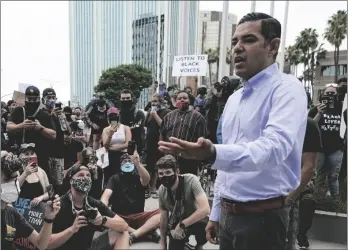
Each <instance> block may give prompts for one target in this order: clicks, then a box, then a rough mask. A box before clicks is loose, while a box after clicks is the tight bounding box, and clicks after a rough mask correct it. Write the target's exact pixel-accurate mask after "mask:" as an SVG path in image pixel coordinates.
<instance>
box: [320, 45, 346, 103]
mask: <svg viewBox="0 0 348 250" xmlns="http://www.w3.org/2000/svg"><path fill="white" fill-rule="evenodd" d="M318 63H319V64H318V66H317V67H316V71H315V80H314V86H313V101H316V100H318V97H319V95H320V93H321V92H322V91H323V90H324V88H325V86H326V85H327V84H330V83H334V82H335V61H334V51H329V52H327V54H326V58H325V59H322V60H320V61H319V62H318ZM347 63H348V60H347V50H342V51H340V54H339V59H338V65H339V68H338V78H340V77H343V76H347Z"/></svg>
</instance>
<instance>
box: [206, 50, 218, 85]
mask: <svg viewBox="0 0 348 250" xmlns="http://www.w3.org/2000/svg"><path fill="white" fill-rule="evenodd" d="M205 54H207V55H208V66H209V81H210V86H212V85H213V84H212V72H211V65H212V64H213V63H216V61H217V58H218V57H219V56H218V55H219V54H216V50H213V49H207V50H206V51H205Z"/></svg>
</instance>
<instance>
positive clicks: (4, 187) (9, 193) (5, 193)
mask: <svg viewBox="0 0 348 250" xmlns="http://www.w3.org/2000/svg"><path fill="white" fill-rule="evenodd" d="M19 192H20V187H19V184H18V182H17V181H15V180H13V181H10V182H7V183H3V184H1V200H2V201H3V202H6V203H12V202H15V201H16V200H17V199H18V193H19Z"/></svg>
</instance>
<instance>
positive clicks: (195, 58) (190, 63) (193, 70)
mask: <svg viewBox="0 0 348 250" xmlns="http://www.w3.org/2000/svg"><path fill="white" fill-rule="evenodd" d="M207 66H208V55H187V56H174V62H173V74H172V76H206V75H207Z"/></svg>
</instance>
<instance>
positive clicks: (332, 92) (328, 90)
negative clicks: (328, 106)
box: [324, 87, 337, 95]
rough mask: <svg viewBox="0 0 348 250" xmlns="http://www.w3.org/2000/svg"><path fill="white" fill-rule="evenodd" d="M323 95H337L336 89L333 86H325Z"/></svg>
mask: <svg viewBox="0 0 348 250" xmlns="http://www.w3.org/2000/svg"><path fill="white" fill-rule="evenodd" d="M324 95H337V89H336V88H335V87H327V88H326V89H325V91H324Z"/></svg>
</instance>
